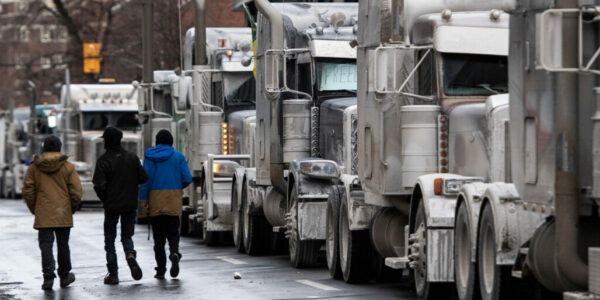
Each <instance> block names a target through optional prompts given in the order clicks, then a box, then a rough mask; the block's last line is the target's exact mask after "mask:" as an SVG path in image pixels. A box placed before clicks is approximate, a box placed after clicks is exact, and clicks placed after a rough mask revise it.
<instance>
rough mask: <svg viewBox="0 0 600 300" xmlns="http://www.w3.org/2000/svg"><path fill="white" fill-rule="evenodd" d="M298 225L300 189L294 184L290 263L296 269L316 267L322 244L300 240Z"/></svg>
mask: <svg viewBox="0 0 600 300" xmlns="http://www.w3.org/2000/svg"><path fill="white" fill-rule="evenodd" d="M298 223H299V220H298V189H297V187H296V185H295V184H294V186H293V188H292V194H291V195H290V213H289V219H288V230H289V240H288V245H289V246H288V248H289V249H290V263H291V264H292V266H293V267H294V268H304V267H312V266H315V265H316V264H317V261H318V258H319V250H320V249H321V245H322V243H321V242H320V241H314V240H306V241H302V240H301V239H300V231H299V230H298Z"/></svg>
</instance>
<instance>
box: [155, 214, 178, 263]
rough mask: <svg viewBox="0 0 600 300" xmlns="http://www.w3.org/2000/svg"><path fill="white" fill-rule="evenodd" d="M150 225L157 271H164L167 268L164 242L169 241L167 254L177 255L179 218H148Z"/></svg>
mask: <svg viewBox="0 0 600 300" xmlns="http://www.w3.org/2000/svg"><path fill="white" fill-rule="evenodd" d="M150 223H152V236H153V238H154V258H155V259H156V265H157V268H156V269H157V271H164V270H166V267H167V257H166V255H165V242H166V240H169V252H170V253H171V254H173V253H176V254H178V255H180V257H181V254H180V253H179V217H177V216H155V217H151V218H150Z"/></svg>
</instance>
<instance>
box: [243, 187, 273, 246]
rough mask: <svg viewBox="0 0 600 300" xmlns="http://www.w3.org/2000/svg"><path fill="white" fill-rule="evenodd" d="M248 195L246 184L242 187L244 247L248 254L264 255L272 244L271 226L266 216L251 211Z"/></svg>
mask: <svg viewBox="0 0 600 300" xmlns="http://www.w3.org/2000/svg"><path fill="white" fill-rule="evenodd" d="M247 195H248V187H247V185H246V184H244V186H243V188H242V221H243V222H242V223H243V224H242V232H243V235H242V240H243V242H244V243H243V244H244V249H245V250H246V253H247V254H248V255H262V254H265V252H266V251H265V250H266V249H267V246H268V245H269V244H270V243H269V238H270V237H271V232H270V230H269V228H270V227H269V223H268V222H267V220H266V219H265V217H264V216H260V215H256V214H254V213H252V212H251V210H250V203H248V202H249V201H248V196H247Z"/></svg>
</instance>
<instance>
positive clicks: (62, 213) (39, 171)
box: [22, 135, 82, 290]
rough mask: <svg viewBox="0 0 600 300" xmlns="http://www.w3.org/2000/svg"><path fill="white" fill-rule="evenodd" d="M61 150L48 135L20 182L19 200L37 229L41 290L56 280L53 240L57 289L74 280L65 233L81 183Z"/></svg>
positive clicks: (76, 206) (75, 208) (69, 224)
mask: <svg viewBox="0 0 600 300" xmlns="http://www.w3.org/2000/svg"><path fill="white" fill-rule="evenodd" d="M61 147H62V143H61V141H60V139H59V138H57V137H56V136H54V135H51V136H48V137H47V138H46V139H45V140H44V144H43V146H42V150H43V153H42V155H41V156H35V157H34V159H33V163H32V164H31V165H30V166H29V168H28V169H27V173H26V174H25V180H24V182H23V191H22V195H23V199H24V200H25V203H26V204H27V207H28V208H29V211H31V213H32V214H34V215H35V221H34V223H33V228H35V229H37V230H38V243H39V246H40V250H41V252H42V272H43V275H44V282H43V284H42V289H44V290H51V289H52V286H53V285H54V278H55V277H56V275H55V274H54V270H55V261H54V254H53V252H52V248H53V246H54V237H56V245H57V249H58V276H59V277H60V286H61V287H63V288H64V287H67V286H68V285H70V284H71V283H73V282H74V281H75V275H74V274H73V273H71V253H70V250H69V234H70V232H71V227H73V214H74V213H75V211H76V210H78V209H79V207H80V205H81V193H82V191H81V181H80V180H79V175H77V171H75V167H74V166H73V164H71V163H70V162H68V161H67V158H68V157H67V156H66V155H62V154H61V153H60V150H61Z"/></svg>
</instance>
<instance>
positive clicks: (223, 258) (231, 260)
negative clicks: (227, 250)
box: [217, 256, 247, 265]
mask: <svg viewBox="0 0 600 300" xmlns="http://www.w3.org/2000/svg"><path fill="white" fill-rule="evenodd" d="M217 258H218V259H220V260H222V261H226V262H228V263H230V264H234V265H245V264H247V263H246V262H245V261H241V260H239V259H235V258H231V257H228V256H217Z"/></svg>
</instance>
